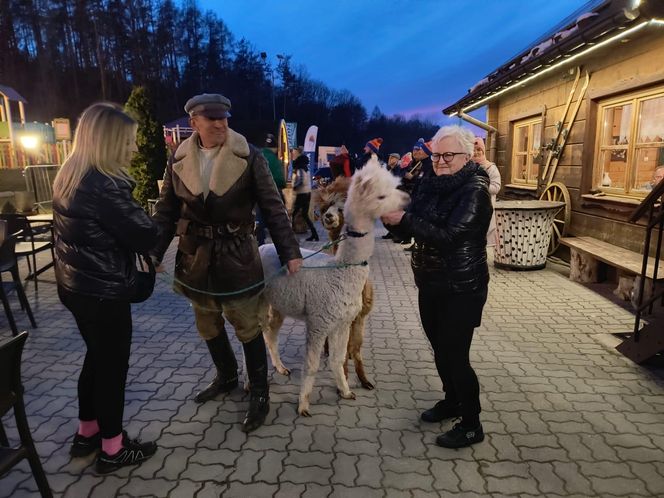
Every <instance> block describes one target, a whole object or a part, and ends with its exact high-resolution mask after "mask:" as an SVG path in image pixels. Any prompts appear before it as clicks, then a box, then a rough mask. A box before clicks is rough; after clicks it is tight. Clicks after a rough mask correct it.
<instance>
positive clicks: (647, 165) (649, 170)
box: [633, 144, 664, 191]
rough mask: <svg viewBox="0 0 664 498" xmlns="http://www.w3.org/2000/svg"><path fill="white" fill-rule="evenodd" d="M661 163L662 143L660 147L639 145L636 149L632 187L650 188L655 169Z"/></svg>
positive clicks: (663, 157)
mask: <svg viewBox="0 0 664 498" xmlns="http://www.w3.org/2000/svg"><path fill="white" fill-rule="evenodd" d="M662 165H664V144H663V145H661V146H660V147H639V148H638V149H637V150H636V162H635V164H634V166H635V172H634V184H633V188H635V189H637V190H643V191H647V190H651V189H652V185H653V184H652V180H653V176H654V174H655V169H656V168H658V167H659V166H662Z"/></svg>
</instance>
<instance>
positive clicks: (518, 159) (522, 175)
mask: <svg viewBox="0 0 664 498" xmlns="http://www.w3.org/2000/svg"><path fill="white" fill-rule="evenodd" d="M526 164H527V157H526V156H523V155H521V156H515V157H514V164H513V165H512V175H513V176H514V179H515V180H521V181H524V182H525V181H526V180H527V179H528V176H527V175H528V170H527V167H526Z"/></svg>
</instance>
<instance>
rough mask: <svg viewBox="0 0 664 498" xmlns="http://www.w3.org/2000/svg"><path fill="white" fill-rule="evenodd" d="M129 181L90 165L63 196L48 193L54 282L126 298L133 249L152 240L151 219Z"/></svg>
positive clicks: (131, 280)
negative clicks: (73, 190) (74, 188)
mask: <svg viewBox="0 0 664 498" xmlns="http://www.w3.org/2000/svg"><path fill="white" fill-rule="evenodd" d="M131 191H132V187H131V186H130V185H128V184H127V183H125V182H123V181H121V180H111V179H110V178H109V177H107V176H106V175H103V174H102V173H100V172H98V171H96V170H92V171H90V172H89V173H88V174H87V175H86V176H85V177H84V178H83V180H82V181H81V184H80V186H79V188H78V190H77V191H76V193H75V194H74V195H73V196H72V197H71V198H68V199H63V198H61V197H59V196H58V195H57V194H56V195H55V196H54V198H53V222H54V228H55V257H56V261H55V263H56V264H55V278H56V280H57V282H58V285H59V286H61V287H64V288H65V289H67V290H69V291H71V292H74V293H77V294H85V295H88V296H94V297H99V298H104V299H128V298H129V296H130V290H129V289H130V287H131V286H132V285H133V283H134V278H135V276H136V266H135V253H136V252H144V253H147V252H148V251H149V250H150V249H152V248H153V247H154V245H155V244H156V243H157V231H158V228H157V224H156V223H155V222H154V221H152V219H151V218H150V217H149V216H148V215H147V213H146V212H145V211H144V210H143V209H142V208H141V207H140V206H139V205H138V204H137V203H136V202H135V201H134V199H133V197H132V194H131Z"/></svg>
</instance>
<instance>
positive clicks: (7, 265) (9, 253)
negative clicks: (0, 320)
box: [0, 220, 37, 336]
mask: <svg viewBox="0 0 664 498" xmlns="http://www.w3.org/2000/svg"><path fill="white" fill-rule="evenodd" d="M15 245H16V239H15V237H14V236H13V235H11V234H10V233H9V229H8V224H7V222H6V221H4V220H0V300H1V301H2V306H3V307H4V309H5V315H6V316H7V321H8V322H9V328H11V329H12V335H14V336H16V335H18V329H17V328H16V322H15V321H14V315H13V314H12V310H11V308H10V306H9V298H8V297H7V293H8V292H9V291H11V290H14V289H15V290H16V295H17V296H18V300H19V302H20V303H21V308H22V309H24V310H25V312H26V313H27V314H28V318H29V319H30V323H31V324H32V326H33V327H35V328H36V327H37V323H36V322H35V317H34V315H33V314H32V309H30V303H29V302H28V299H27V298H26V297H25V291H24V290H23V284H22V283H21V277H20V276H19V274H18V260H17V258H16V254H15V252H14V247H15ZM4 272H9V273H10V274H11V276H12V280H11V281H10V282H4V281H3V280H2V274H3V273H4Z"/></svg>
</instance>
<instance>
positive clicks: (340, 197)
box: [312, 176, 374, 389]
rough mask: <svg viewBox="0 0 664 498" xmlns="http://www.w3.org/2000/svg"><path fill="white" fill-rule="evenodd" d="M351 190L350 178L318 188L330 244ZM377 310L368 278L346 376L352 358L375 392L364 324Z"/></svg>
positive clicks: (365, 384)
mask: <svg viewBox="0 0 664 498" xmlns="http://www.w3.org/2000/svg"><path fill="white" fill-rule="evenodd" d="M349 187H350V178H346V177H342V176H340V177H338V178H337V179H336V180H334V182H333V183H332V184H330V185H328V186H327V187H323V188H319V189H317V190H316V191H315V192H314V194H313V196H312V201H313V202H314V203H315V205H316V206H317V207H318V210H319V212H320V216H321V222H322V224H323V227H324V228H325V229H326V230H327V236H328V238H329V239H330V241H335V240H338V239H339V237H340V236H341V231H342V228H343V226H344V223H345V220H344V212H343V205H344V203H345V202H346V197H347V195H348V188H349ZM337 248H338V245H336V244H335V245H334V246H332V252H333V254H336V253H337ZM372 308H373V285H372V284H371V282H370V281H369V280H368V279H367V281H366V282H365V283H364V287H363V288H362V309H361V310H360V312H359V313H358V315H357V316H356V317H355V319H354V320H353V323H352V324H351V326H350V335H349V338H348V348H347V353H348V354H347V355H346V360H345V361H344V374H345V375H346V378H348V359H349V358H352V359H353V363H354V364H355V372H356V373H357V377H358V378H359V380H360V384H361V385H362V387H364V388H365V389H373V388H374V385H373V384H372V383H371V382H369V380H368V379H367V375H366V373H365V371H364V361H363V360H362V342H363V341H364V322H365V320H366V317H367V315H368V314H369V312H370V311H371V309H372ZM325 352H326V354H327V353H328V352H329V351H328V343H327V341H326V342H325Z"/></svg>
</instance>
